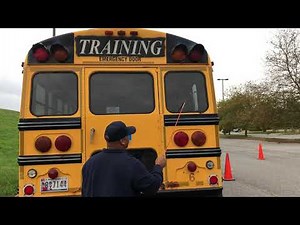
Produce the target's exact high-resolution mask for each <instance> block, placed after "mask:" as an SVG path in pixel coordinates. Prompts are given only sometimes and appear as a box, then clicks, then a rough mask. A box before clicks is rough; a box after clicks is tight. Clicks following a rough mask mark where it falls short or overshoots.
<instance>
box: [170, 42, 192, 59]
mask: <svg viewBox="0 0 300 225" xmlns="http://www.w3.org/2000/svg"><path fill="white" fill-rule="evenodd" d="M187 52H188V50H187V47H186V46H185V45H183V44H180V45H177V46H176V47H175V48H174V50H173V52H172V54H171V57H172V59H173V61H174V62H182V61H184V60H185V59H186V56H187Z"/></svg>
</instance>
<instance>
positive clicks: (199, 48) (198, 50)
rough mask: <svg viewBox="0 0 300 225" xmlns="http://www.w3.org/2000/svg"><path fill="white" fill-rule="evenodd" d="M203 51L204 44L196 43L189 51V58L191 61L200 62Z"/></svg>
mask: <svg viewBox="0 0 300 225" xmlns="http://www.w3.org/2000/svg"><path fill="white" fill-rule="evenodd" d="M203 53H204V46H203V45H201V44H197V45H195V46H194V47H193V48H192V50H191V51H190V54H189V60H191V61H192V62H200V60H201V57H202V55H203Z"/></svg>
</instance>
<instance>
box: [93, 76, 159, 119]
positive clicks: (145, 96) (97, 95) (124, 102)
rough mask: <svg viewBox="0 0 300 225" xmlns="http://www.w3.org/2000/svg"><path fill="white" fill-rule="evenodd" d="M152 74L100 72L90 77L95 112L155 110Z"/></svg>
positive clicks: (143, 111)
mask: <svg viewBox="0 0 300 225" xmlns="http://www.w3.org/2000/svg"><path fill="white" fill-rule="evenodd" d="M153 88H154V86H153V77H152V75H151V74H149V73H146V72H139V73H128V72H126V73H125V72H124V73H120V72H118V73H107V72H97V73H94V74H92V75H91V77H90V110H91V112H92V113H94V114H98V115H99V114H126V113H127V114H129V113H130V114H133V113H150V112H152V111H153V110H154V89H153Z"/></svg>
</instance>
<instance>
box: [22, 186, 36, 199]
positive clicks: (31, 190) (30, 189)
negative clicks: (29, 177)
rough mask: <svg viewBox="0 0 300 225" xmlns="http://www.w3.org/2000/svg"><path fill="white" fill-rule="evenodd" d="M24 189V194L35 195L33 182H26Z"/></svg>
mask: <svg viewBox="0 0 300 225" xmlns="http://www.w3.org/2000/svg"><path fill="white" fill-rule="evenodd" d="M23 191H24V195H26V196H30V195H33V193H34V187H33V185H32V184H26V185H25V187H24V189H23Z"/></svg>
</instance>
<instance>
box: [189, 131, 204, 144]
mask: <svg viewBox="0 0 300 225" xmlns="http://www.w3.org/2000/svg"><path fill="white" fill-rule="evenodd" d="M192 142H193V144H194V145H196V146H202V145H204V144H205V142H206V135H205V134H204V133H203V132H201V131H195V132H194V133H193V134H192Z"/></svg>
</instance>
